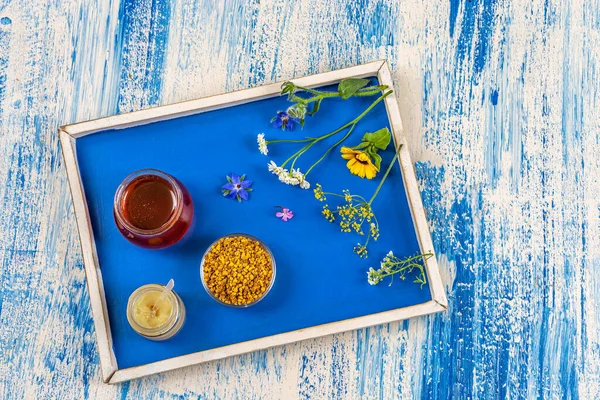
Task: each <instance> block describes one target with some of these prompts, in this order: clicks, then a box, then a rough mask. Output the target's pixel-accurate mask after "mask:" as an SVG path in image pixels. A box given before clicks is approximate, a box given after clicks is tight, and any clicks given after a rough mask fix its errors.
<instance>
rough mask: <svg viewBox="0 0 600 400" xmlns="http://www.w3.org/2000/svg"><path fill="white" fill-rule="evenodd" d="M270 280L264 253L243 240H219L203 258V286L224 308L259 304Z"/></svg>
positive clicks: (268, 260)
mask: <svg viewBox="0 0 600 400" xmlns="http://www.w3.org/2000/svg"><path fill="white" fill-rule="evenodd" d="M272 277H273V265H272V263H271V257H270V255H269V253H268V252H267V250H266V249H265V248H264V247H263V246H262V245H261V244H260V242H258V241H257V240H254V239H250V238H247V237H244V236H230V237H225V238H222V239H219V240H218V241H217V242H216V243H215V244H214V245H213V246H212V248H211V249H210V251H209V252H208V253H207V254H206V256H205V257H204V277H203V279H204V282H205V283H206V286H207V287H208V289H209V290H210V292H211V293H212V294H213V295H214V296H215V297H216V298H218V299H219V300H221V301H222V302H224V303H226V304H234V305H245V304H250V303H252V302H254V301H256V300H258V299H259V298H260V297H261V296H262V295H263V294H264V293H265V291H266V290H267V288H268V287H269V284H270V283H271V279H272Z"/></svg>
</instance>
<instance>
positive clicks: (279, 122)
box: [271, 111, 300, 131]
mask: <svg viewBox="0 0 600 400" xmlns="http://www.w3.org/2000/svg"><path fill="white" fill-rule="evenodd" d="M271 123H272V124H273V127H274V128H281V129H282V130H285V129H286V128H287V129H289V130H290V131H293V130H294V128H295V127H296V125H297V124H299V123H300V121H298V119H297V118H294V117H291V116H290V115H289V114H288V113H286V112H285V111H277V115H276V116H275V118H273V119H272V120H271Z"/></svg>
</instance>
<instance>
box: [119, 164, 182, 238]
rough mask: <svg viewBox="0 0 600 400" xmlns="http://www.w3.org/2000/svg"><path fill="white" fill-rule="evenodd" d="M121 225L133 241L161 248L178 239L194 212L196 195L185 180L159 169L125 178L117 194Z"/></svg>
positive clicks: (121, 229)
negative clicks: (192, 193)
mask: <svg viewBox="0 0 600 400" xmlns="http://www.w3.org/2000/svg"><path fill="white" fill-rule="evenodd" d="M114 215H115V222H116V223H117V227H118V228H119V230H120V231H121V233H122V234H123V236H124V237H125V238H126V239H127V240H129V241H130V242H132V243H134V244H136V245H138V246H141V247H146V248H153V249H161V248H164V247H168V246H170V245H172V244H174V243H176V242H178V241H179V240H180V239H181V238H182V237H183V236H184V235H185V234H186V232H187V231H188V229H189V228H190V225H191V223H192V218H193V215H194V205H193V203H192V198H191V196H190V194H189V192H188V191H187V189H186V188H185V186H183V184H182V183H181V182H179V181H178V180H177V179H175V178H174V177H172V176H170V175H168V174H165V173H164V172H161V171H157V170H150V169H149V170H142V171H138V172H135V173H133V174H131V175H130V176H128V177H127V178H125V180H124V181H123V183H121V185H120V186H119V189H118V190H117V194H116V196H115V204H114Z"/></svg>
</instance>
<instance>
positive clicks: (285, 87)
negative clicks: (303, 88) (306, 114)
mask: <svg viewBox="0 0 600 400" xmlns="http://www.w3.org/2000/svg"><path fill="white" fill-rule="evenodd" d="M295 90H296V85H294V84H293V83H292V82H290V81H287V82H283V84H282V85H281V95H284V94H287V95H288V96H290V97H291V95H292V94H293V93H294V91H295Z"/></svg>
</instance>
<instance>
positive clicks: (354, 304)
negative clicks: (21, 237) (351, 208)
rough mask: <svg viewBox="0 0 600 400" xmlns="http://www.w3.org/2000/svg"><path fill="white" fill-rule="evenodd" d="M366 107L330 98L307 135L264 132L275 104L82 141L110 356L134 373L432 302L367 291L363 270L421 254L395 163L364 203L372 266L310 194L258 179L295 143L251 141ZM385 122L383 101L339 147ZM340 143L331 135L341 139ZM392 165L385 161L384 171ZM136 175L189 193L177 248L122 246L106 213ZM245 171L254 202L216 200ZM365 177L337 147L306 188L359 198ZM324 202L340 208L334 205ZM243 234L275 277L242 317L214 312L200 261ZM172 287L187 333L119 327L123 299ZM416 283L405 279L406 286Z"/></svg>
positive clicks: (398, 286) (315, 154) (403, 292)
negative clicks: (167, 181)
mask: <svg viewBox="0 0 600 400" xmlns="http://www.w3.org/2000/svg"><path fill="white" fill-rule="evenodd" d="M372 100H374V99H373V98H352V99H350V100H347V101H342V100H341V99H331V100H327V101H325V102H324V103H323V104H322V107H321V110H320V111H319V112H318V113H317V114H316V115H315V116H314V117H312V118H308V120H307V123H306V126H305V128H304V130H299V129H297V130H295V131H294V132H287V131H286V132H282V131H281V130H277V129H274V128H272V127H271V126H270V124H269V120H270V119H271V118H272V117H273V115H274V114H275V112H276V111H277V110H285V109H286V108H287V107H288V106H289V103H288V102H287V101H286V99H285V98H281V97H277V98H272V99H268V100H261V101H256V102H252V103H248V104H244V105H238V106H234V107H230V108H225V109H221V110H216V111H211V112H207V113H203V114H197V115H193V116H189V117H185V118H177V119H172V120H168V121H162V122H156V123H152V124H148V125H143V126H138V127H133V128H128V129H125V130H118V131H114V130H112V131H105V132H99V133H95V134H93V135H89V136H85V137H83V138H81V139H77V155H78V161H79V167H80V170H81V176H82V181H83V186H84V190H85V194H86V197H87V202H88V206H89V211H90V215H91V220H92V227H93V232H94V237H95V240H96V248H97V251H98V258H99V262H100V267H101V271H102V277H103V282H104V289H105V294H106V301H107V304H108V313H109V318H110V325H111V331H112V338H113V344H114V351H115V354H116V358H117V363H118V366H119V368H127V367H133V366H138V365H142V364H146V363H150V362H154V361H159V360H164V359H167V358H171V357H176V356H181V355H185V354H190V353H194V352H198V351H202V350H207V349H213V348H217V347H221V346H226V345H230V344H234V343H239V342H244V341H248V340H252V339H257V338H261V337H266V336H270V335H275V334H279V333H284V332H290V331H293V330H297V329H301V328H307V327H311V326H315V325H321V324H326V323H329V322H335V321H340V320H344V319H348V318H354V317H360V316H364V315H368V314H373V313H378V312H382V311H387V310H392V309H396V308H400V307H406V306H411V305H415V304H420V303H424V302H426V301H428V300H430V299H431V295H430V291H429V287H428V286H424V287H423V288H422V289H421V288H420V287H419V285H417V284H414V283H412V282H411V279H407V280H406V281H400V280H395V281H394V284H393V285H392V286H388V285H387V284H385V283H382V284H380V285H379V286H370V285H369V284H368V283H367V280H366V276H367V275H366V271H367V269H368V268H369V267H370V266H372V267H374V268H378V264H379V261H380V260H381V258H382V257H383V256H384V255H385V254H386V253H387V252H388V251H389V250H393V251H394V253H395V254H396V255H399V256H408V255H414V254H417V253H419V247H418V243H417V238H416V235H415V232H414V227H413V223H412V220H411V215H410V210H409V207H408V203H407V199H406V194H405V191H404V187H403V184H402V179H401V173H400V169H399V168H398V167H397V166H395V167H394V169H393V171H392V172H391V174H390V176H389V178H388V181H387V182H386V183H385V185H384V186H383V189H382V190H381V192H380V194H379V196H378V198H377V199H376V200H375V202H374V204H373V206H374V211H375V213H376V215H377V217H378V218H379V221H380V231H381V237H380V239H379V240H378V241H377V242H372V243H371V244H370V245H369V254H370V256H369V258H368V259H366V260H363V259H359V258H358V257H357V256H356V255H355V254H353V252H352V248H353V245H354V244H355V243H356V242H357V240H358V239H359V238H358V236H357V235H356V234H354V233H341V232H340V230H339V225H337V224H336V223H333V224H332V223H329V222H327V221H326V220H325V219H324V218H323V216H322V215H321V213H320V211H321V206H322V204H321V203H319V202H318V201H317V200H315V199H314V196H313V192H312V187H311V190H302V189H299V188H298V187H292V186H287V185H284V184H282V183H280V182H279V181H278V180H277V178H276V177H275V176H274V175H272V174H271V173H269V172H268V171H267V163H268V161H269V160H271V159H273V160H275V161H276V162H277V163H278V164H281V163H282V162H283V160H285V159H286V158H287V157H288V156H289V155H291V154H292V153H293V152H294V151H295V150H297V149H299V148H300V147H299V146H300V145H298V144H277V145H271V146H270V149H269V155H268V156H267V157H265V156H263V155H261V154H260V153H259V152H258V150H257V145H256V135H257V134H258V133H261V132H264V133H265V136H266V137H267V139H274V138H302V137H304V136H308V137H315V136H319V135H322V134H324V133H327V132H330V131H332V130H334V129H336V128H338V127H339V126H341V125H342V124H344V123H346V122H348V121H350V120H352V119H353V118H354V117H355V116H356V115H358V114H359V113H360V112H362V111H363V110H364V109H366V108H367V107H368V106H369V105H370V104H371V101H372ZM385 126H388V127H389V121H388V118H387V114H386V111H385V107H384V105H383V103H380V104H379V105H378V106H377V107H376V108H375V109H373V111H371V113H370V114H369V115H367V116H366V117H365V118H363V120H362V121H361V122H359V124H358V125H357V128H356V129H355V131H354V133H353V134H352V135H351V136H350V138H349V139H348V140H347V141H346V143H345V144H347V145H351V146H353V145H356V144H358V143H359V142H360V138H361V137H362V134H363V133H364V132H367V131H371V132H372V131H375V130H377V129H380V128H382V127H385ZM341 135H342V134H340V136H338V137H341ZM334 141H335V140H333V141H329V142H327V143H322V145H321V144H320V145H315V146H313V149H311V151H310V152H308V153H306V154H305V155H304V156H302V157H301V158H300V161H299V164H298V165H297V166H298V167H300V168H301V170H303V171H306V169H307V168H308V167H309V166H310V165H311V164H312V162H313V161H314V160H316V159H318V158H319V157H320V156H321V155H322V154H323V152H324V151H325V150H326V149H327V148H328V146H329V145H330V144H331V143H333V142H334ZM392 156H393V150H392V146H390V147H389V149H388V150H387V151H386V152H385V153H384V154H383V160H384V161H383V163H382V169H384V168H386V167H387V165H389V162H390V161H391V158H392ZM142 168H157V169H160V170H162V171H165V172H167V173H169V174H171V175H173V176H175V177H177V178H178V179H179V180H180V181H181V182H183V184H184V185H185V186H186V187H187V188H188V190H189V191H190V193H191V195H192V198H193V201H194V206H195V222H194V225H193V226H192V231H191V233H190V234H188V236H187V237H186V238H185V239H184V240H183V241H182V242H181V243H179V244H177V245H175V246H173V247H171V248H168V249H165V250H158V251H156V250H146V249H142V248H138V247H136V246H134V245H132V244H130V243H129V242H127V241H126V240H125V239H124V238H123V237H122V236H121V235H120V233H119V232H118V230H117V228H116V226H115V223H114V220H113V215H112V205H113V197H114V194H115V191H116V189H117V187H118V186H119V184H120V183H121V181H122V180H123V178H125V177H126V176H127V175H128V174H129V173H131V172H133V171H135V170H138V169H142ZM232 172H234V173H237V174H246V175H247V178H248V179H251V180H253V181H254V184H253V189H254V191H253V192H252V193H251V194H250V200H249V201H246V202H243V203H238V202H237V201H234V200H229V199H226V198H224V197H223V196H222V195H221V192H220V187H221V185H223V184H224V183H225V182H226V179H225V176H226V175H228V174H231V173H232ZM382 175H383V174H382V173H380V174H378V177H377V178H376V179H374V180H372V181H368V180H366V179H360V178H358V177H356V176H353V175H350V174H349V172H348V170H347V169H346V167H345V161H343V160H342V159H341V157H340V153H339V150H338V149H336V150H335V151H333V152H332V153H331V154H330V155H329V156H328V157H327V158H326V159H325V160H324V161H323V162H322V163H321V164H320V165H319V166H318V167H317V168H315V169H314V170H313V172H312V173H311V174H310V175H309V177H308V180H309V181H310V182H311V184H312V185H313V187H314V184H315V183H317V182H320V183H321V184H322V185H323V188H324V189H325V190H326V191H334V192H341V190H342V189H345V188H348V189H350V191H351V192H352V193H356V194H361V195H363V196H364V197H366V198H367V199H368V198H370V196H371V195H372V193H373V192H374V190H375V188H376V187H377V184H378V182H379V178H381V176H382ZM328 203H329V205H330V206H331V207H332V208H334V207H335V205H336V204H337V203H336V201H335V200H334V199H332V198H330V199H328ZM278 205H282V206H285V207H288V208H290V209H292V210H293V212H294V214H295V217H294V218H293V219H292V220H290V221H289V222H287V223H284V222H282V221H281V220H279V219H277V218H276V217H275V212H276V211H277V210H276V209H275V208H274V206H278ZM234 232H244V233H248V234H251V235H254V236H256V237H258V238H260V239H261V240H263V241H264V242H265V243H266V244H267V245H268V246H269V247H270V248H271V250H272V252H273V254H274V256H275V259H276V261H277V278H276V282H275V285H274V287H273V289H272V291H271V292H270V294H269V295H268V296H267V297H266V298H265V299H264V300H263V301H262V302H261V303H259V304H257V305H255V306H252V307H250V308H247V309H233V308H228V307H224V306H221V305H219V304H217V303H216V302H215V301H213V300H212V299H211V298H210V297H209V296H208V294H207V293H206V292H205V291H204V289H203V287H202V283H201V282H200V272H199V265H200V260H201V258H202V254H203V253H204V251H205V250H206V249H207V247H208V246H209V245H210V243H212V242H213V241H214V240H215V239H217V238H219V237H221V236H223V235H226V234H228V233H234ZM170 278H173V279H174V280H175V291H176V292H177V293H178V294H179V295H180V296H181V298H182V299H183V302H184V303H185V306H186V310H187V319H186V322H185V325H184V327H183V329H182V330H181V331H180V333H179V334H178V335H177V336H175V337H174V338H172V339H170V340H168V341H164V342H152V341H149V340H146V339H144V338H142V337H141V336H138V334H137V333H135V332H134V331H133V330H132V329H131V327H130V326H129V324H128V323H127V319H126V306H127V300H128V297H129V295H130V294H131V293H132V292H133V291H134V290H135V289H136V288H138V287H139V286H141V285H144V284H148V283H163V284H164V283H166V282H167V281H168V280H169V279H170ZM411 278H412V277H411Z"/></svg>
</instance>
